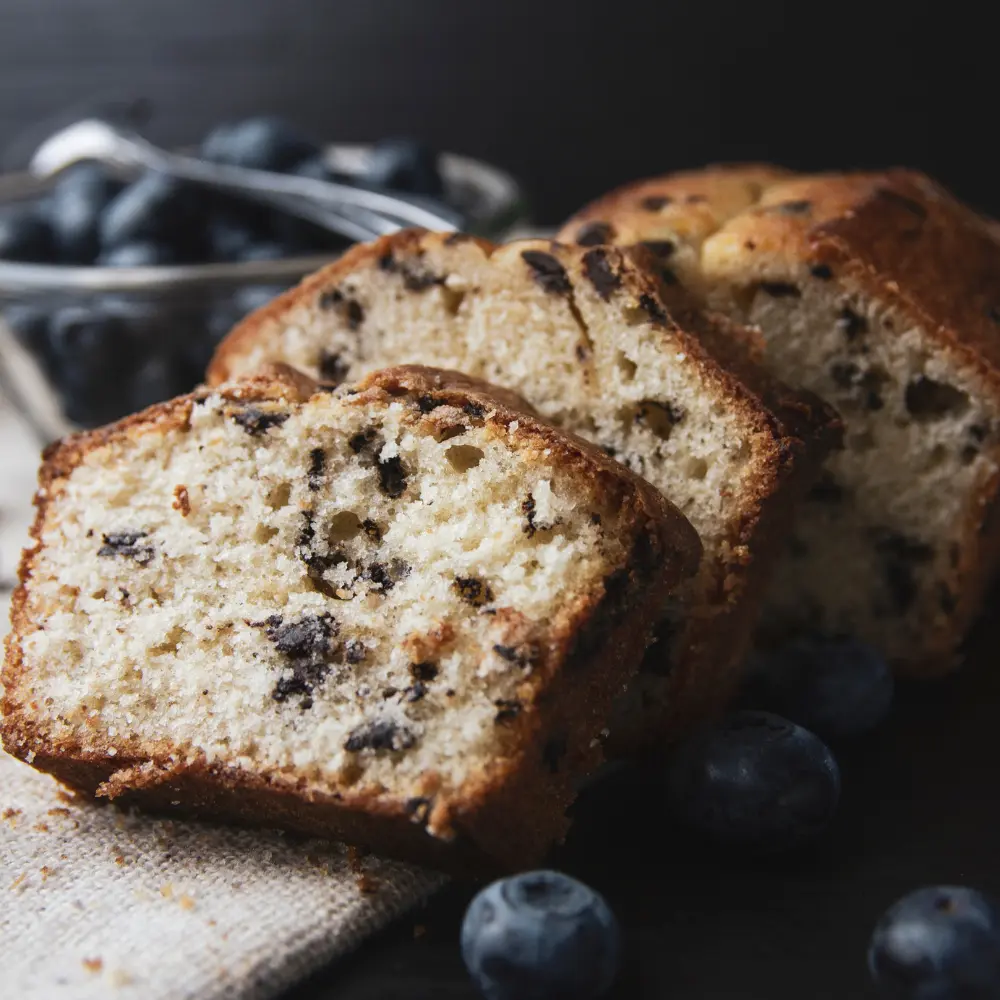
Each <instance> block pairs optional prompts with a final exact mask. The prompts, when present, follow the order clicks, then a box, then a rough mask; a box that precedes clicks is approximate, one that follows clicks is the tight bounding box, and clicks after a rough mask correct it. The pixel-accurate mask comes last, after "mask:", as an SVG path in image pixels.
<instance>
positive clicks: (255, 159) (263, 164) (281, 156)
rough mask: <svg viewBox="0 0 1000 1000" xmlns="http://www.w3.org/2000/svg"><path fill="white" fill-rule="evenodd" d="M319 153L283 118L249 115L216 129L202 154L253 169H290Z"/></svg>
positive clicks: (315, 146) (279, 170)
mask: <svg viewBox="0 0 1000 1000" xmlns="http://www.w3.org/2000/svg"><path fill="white" fill-rule="evenodd" d="M317 153H319V146H317V145H316V143H314V142H313V141H312V140H310V139H308V138H306V137H305V136H304V135H302V134H301V133H300V132H299V131H298V130H297V129H296V128H295V127H294V126H292V125H290V124H289V123H288V122H286V121H283V120H282V119H280V118H248V119H246V120H245V121H241V122H236V123H235V124H232V125H220V126H219V127H218V128H215V129H213V130H212V131H211V132H210V133H209V134H208V135H207V136H206V137H205V141H204V142H203V143H202V145H201V155H202V156H203V157H204V158H205V159H206V160H211V161H212V162H214V163H224V164H228V165H229V166H234V167H248V168H250V169H252V170H272V171H277V172H279V173H281V172H283V171H287V170H291V169H292V168H293V167H295V166H297V165H298V164H300V163H301V162H302V161H303V160H307V159H309V158H310V157H313V156H315V155H316V154H317Z"/></svg>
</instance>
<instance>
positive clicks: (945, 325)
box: [562, 167, 1000, 674]
mask: <svg viewBox="0 0 1000 1000" xmlns="http://www.w3.org/2000/svg"><path fill="white" fill-rule="evenodd" d="M765 169H766V168H765ZM699 185H700V187H701V189H702V190H703V191H704V194H705V198H706V202H705V203H702V202H696V203H693V204H692V203H689V202H688V201H687V199H686V198H685V197H684V196H683V195H684V192H685V191H687V190H689V189H691V188H692V186H693V187H696V188H697V187H698V186H699ZM720 185H724V186H726V187H727V189H729V188H742V190H743V191H744V192H745V198H744V199H742V202H741V200H740V199H734V198H732V197H729V198H728V199H722V198H720V197H718V192H719V190H720ZM644 198H645V199H650V198H655V199H658V202H657V204H658V205H659V207H658V208H657V210H656V211H644V210H643V208H642V199H644ZM650 204H652V203H650ZM706 214H709V215H711V217H712V219H714V225H713V226H711V227H707V226H705V225H704V219H705V216H706ZM595 231H599V233H600V235H601V236H602V238H604V239H607V240H609V241H611V242H623V243H626V244H631V243H634V242H642V241H648V240H655V241H667V242H665V243H664V244H663V245H664V247H666V246H668V245H669V246H670V247H671V250H672V252H671V254H670V258H669V260H665V266H667V267H674V266H675V258H676V265H677V266H676V273H677V275H678V276H679V277H680V278H681V279H682V280H683V281H684V282H685V283H686V284H688V285H689V286H690V287H691V288H693V289H694V290H695V291H696V292H697V293H698V294H699V295H700V296H701V297H702V298H703V299H704V300H705V301H707V302H708V303H710V304H712V305H713V306H714V307H716V308H718V309H721V310H723V311H725V312H727V313H728V314H729V315H730V316H732V317H734V318H735V319H737V320H740V321H742V322H749V323H751V324H754V325H756V326H758V327H759V328H760V330H761V331H762V333H763V336H764V339H765V342H766V350H765V352H764V361H765V364H766V365H767V366H768V367H769V368H770V370H771V371H773V372H774V373H775V374H776V375H777V376H778V377H780V378H783V379H786V380H788V381H789V382H792V383H794V384H797V385H802V386H805V387H807V388H809V389H812V390H813V391H815V392H817V393H819V394H820V395H822V396H823V397H824V398H826V399H828V400H829V401H830V402H831V403H833V404H834V405H835V406H836V407H837V409H838V410H839V411H840V413H841V414H842V417H843V420H844V423H845V425H846V442H845V448H844V450H843V451H842V452H840V453H839V454H837V455H834V456H833V457H831V459H830V462H829V464H828V467H827V470H826V472H825V474H824V477H823V479H822V481H821V482H820V483H819V484H818V486H817V488H816V489H815V490H814V491H813V492H812V493H811V495H810V497H809V500H808V502H807V503H806V504H805V505H804V507H803V511H802V514H801V516H800V517H799V519H798V525H797V528H796V531H795V534H794V536H793V537H792V539H791V544H790V546H789V550H788V552H787V554H786V556H785V558H783V559H782V560H781V562H780V564H779V567H778V569H777V571H776V575H775V580H774V583H773V586H772V587H771V589H770V591H769V594H768V597H767V600H766V603H765V611H764V616H763V631H762V633H761V634H762V638H764V639H765V640H766V639H774V638H779V637H782V636H785V635H788V634H789V633H794V632H797V631H802V630H819V631H822V632H832V633H845V632H846V633H851V634H855V635H858V636H860V637H862V638H864V639H866V640H868V641H869V642H872V643H874V644H875V645H877V646H878V647H879V648H880V649H881V650H883V652H884V653H885V654H886V655H887V656H888V657H889V658H890V659H891V661H892V662H893V664H894V665H895V667H896V669H897V670H898V671H899V672H901V673H904V674H936V673H941V672H943V671H946V670H948V669H949V668H951V667H953V666H954V665H955V664H956V663H958V662H959V659H960V649H961V644H962V640H963V638H964V636H965V634H966V632H967V631H968V629H969V627H970V625H971V623H972V621H973V620H974V619H975V616H976V615H977V613H978V612H979V610H980V608H981V607H982V603H983V598H984V594H985V591H986V587H987V586H988V584H989V581H990V579H991V578H992V576H993V575H994V573H995V571H996V567H997V564H998V561H1000V518H998V516H997V510H998V497H1000V241H998V237H997V233H996V229H995V227H994V228H993V229H992V230H991V227H990V225H989V224H988V223H987V222H986V221H985V220H983V219H982V218H980V217H979V216H977V215H976V214H975V213H974V212H972V211H971V210H970V209H969V208H967V207H966V206H964V205H962V204H961V203H959V202H958V201H957V200H956V199H955V198H953V197H952V196H951V195H950V194H948V192H946V191H944V190H943V189H942V188H941V187H940V186H938V185H937V184H935V183H933V182H932V181H931V180H930V179H929V178H927V177H925V176H923V175H921V174H919V173H916V172H914V171H907V170H888V171H882V172H874V173H858V174H828V175H816V176H799V177H794V176H781V173H780V171H777V170H775V171H773V177H772V178H771V180H770V181H768V180H767V178H766V177H765V176H763V175H762V168H759V167H754V168H738V167H732V168H728V169H723V170H721V171H720V170H719V169H717V168H711V169H707V170H705V171H704V172H702V174H701V178H700V180H699V177H698V173H697V172H693V173H685V174H676V175H671V176H667V177H662V178H658V179H653V180H649V181H644V182H641V183H640V184H638V185H629V186H628V187H626V188H622V189H620V190H619V191H617V192H612V193H611V194H609V195H607V196H605V197H604V198H602V199H600V200H599V201H598V202H595V203H594V204H593V205H591V206H588V207H587V208H585V209H584V210H583V211H581V212H580V213H579V214H578V215H577V216H576V217H575V218H574V219H572V220H571V221H570V222H569V223H567V225H566V226H565V227H564V229H563V230H562V236H563V238H565V239H569V240H580V239H583V241H584V242H585V243H587V242H589V241H590V240H591V239H592V237H593V234H594V232H595ZM693 233H697V237H696V238H693V237H692V235H691V234H693Z"/></svg>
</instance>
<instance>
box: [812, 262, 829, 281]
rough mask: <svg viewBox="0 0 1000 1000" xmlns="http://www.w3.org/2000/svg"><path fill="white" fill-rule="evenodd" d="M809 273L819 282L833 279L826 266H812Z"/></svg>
mask: <svg viewBox="0 0 1000 1000" xmlns="http://www.w3.org/2000/svg"><path fill="white" fill-rule="evenodd" d="M809 273H810V274H811V275H812V276H813V277H814V278H819V280H820V281H830V280H831V279H832V278H833V271H831V270H830V267H829V265H827V264H813V266H812V267H811V268H809Z"/></svg>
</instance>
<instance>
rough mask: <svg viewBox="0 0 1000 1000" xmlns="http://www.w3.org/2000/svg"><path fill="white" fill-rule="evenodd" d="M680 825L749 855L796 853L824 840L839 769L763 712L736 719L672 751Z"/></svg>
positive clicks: (822, 748) (796, 730)
mask: <svg viewBox="0 0 1000 1000" xmlns="http://www.w3.org/2000/svg"><path fill="white" fill-rule="evenodd" d="M668 794H669V799H670V805H671V809H672V811H673V813H674V815H675V816H676V818H677V819H678V821H679V822H681V823H682V824H684V825H685V826H686V827H688V828H689V829H691V830H692V831H694V832H696V833H698V834H701V835H704V836H706V837H708V838H710V839H711V840H714V841H716V842H717V843H720V844H724V845H728V846H731V847H737V848H743V849H747V850H751V851H761V852H776V851H782V850H788V849H790V848H793V847H797V846H799V845H800V844H802V843H804V842H805V841H807V840H810V839H812V838H813V837H815V836H816V835H817V834H819V833H821V832H822V831H823V830H824V829H825V828H826V826H827V825H828V823H829V822H830V819H831V818H832V816H833V813H834V811H835V809H836V807H837V800H838V798H839V796H840V770H839V768H838V767H837V762H836V761H835V760H834V758H833V755H832V754H831V753H830V751H829V749H828V748H827V747H826V745H825V744H824V743H822V742H821V741H820V740H819V738H818V737H816V736H814V735H813V734H812V733H810V732H809V731H808V730H806V729H803V728H802V727H801V726H797V725H795V723H793V722H789V721H788V720H787V719H782V718H781V717H780V716H777V715H771V714H770V713H767V712H736V713H734V714H732V715H730V716H728V717H727V718H726V719H724V720H723V721H722V722H720V723H719V724H717V725H715V726H710V727H707V728H705V729H703V730H702V731H701V732H699V733H696V734H695V735H694V736H692V737H691V738H690V739H689V740H688V741H687V742H686V743H684V744H683V745H682V746H681V747H680V749H679V750H678V751H677V754H676V756H675V757H674V760H673V761H672V763H671V767H670V771H669V779H668Z"/></svg>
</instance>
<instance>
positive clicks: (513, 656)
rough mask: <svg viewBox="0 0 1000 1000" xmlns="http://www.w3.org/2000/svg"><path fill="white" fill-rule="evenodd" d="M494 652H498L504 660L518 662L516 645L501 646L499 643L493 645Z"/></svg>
mask: <svg viewBox="0 0 1000 1000" xmlns="http://www.w3.org/2000/svg"><path fill="white" fill-rule="evenodd" d="M493 652H494V653H496V654H497V656H499V657H500V658H501V659H502V660H506V661H507V662H508V663H516V662H517V647H516V646H501V645H500V644H499V643H497V644H495V645H494V646H493Z"/></svg>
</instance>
